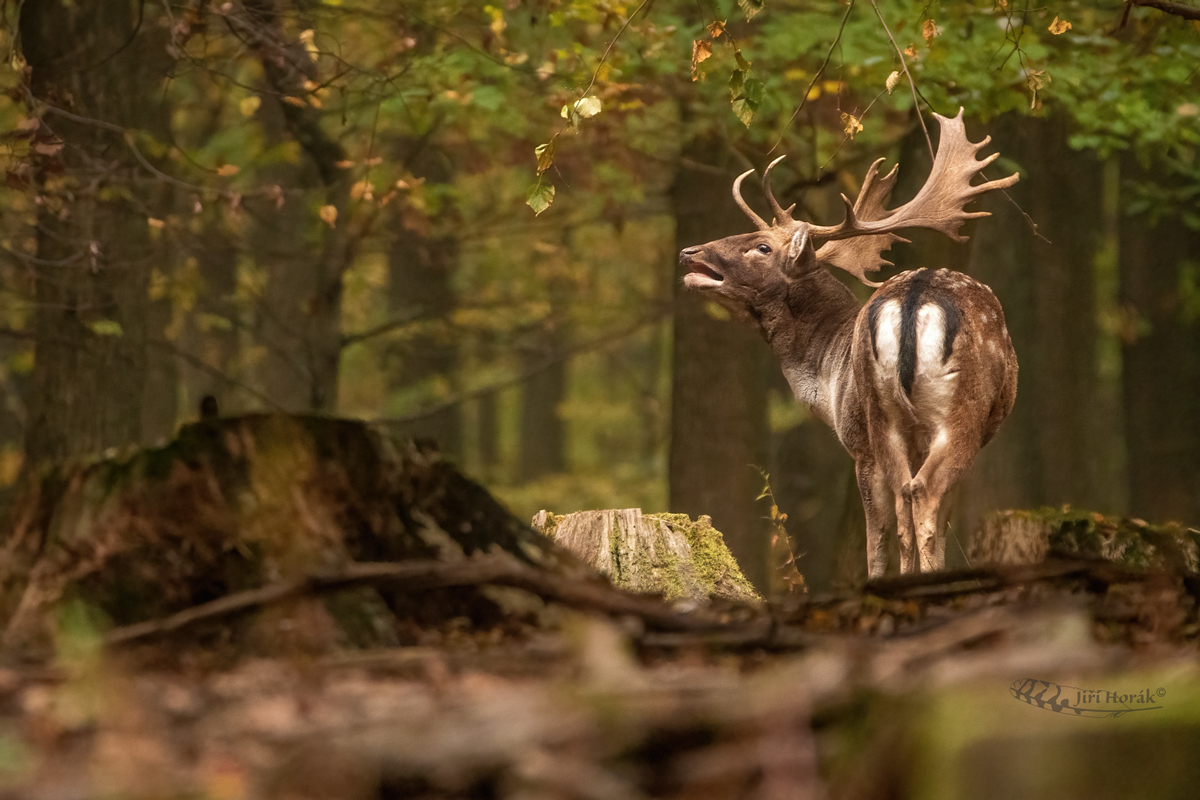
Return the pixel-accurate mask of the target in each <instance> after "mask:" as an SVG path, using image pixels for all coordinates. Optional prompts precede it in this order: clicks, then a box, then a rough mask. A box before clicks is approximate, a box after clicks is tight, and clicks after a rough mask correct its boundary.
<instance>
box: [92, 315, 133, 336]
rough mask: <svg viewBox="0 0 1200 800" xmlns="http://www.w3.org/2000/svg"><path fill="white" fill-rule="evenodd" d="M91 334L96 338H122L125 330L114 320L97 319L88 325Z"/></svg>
mask: <svg viewBox="0 0 1200 800" xmlns="http://www.w3.org/2000/svg"><path fill="white" fill-rule="evenodd" d="M88 328H90V329H91V331H92V333H94V334H96V335H97V336H124V335H125V330H124V329H123V328H122V327H121V323H119V322H117V321H116V320H115V319H98V320H96V321H95V322H93V323H91V324H90V325H88Z"/></svg>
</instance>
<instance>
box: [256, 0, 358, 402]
mask: <svg viewBox="0 0 1200 800" xmlns="http://www.w3.org/2000/svg"><path fill="white" fill-rule="evenodd" d="M244 5H245V8H246V11H247V13H248V18H249V21H250V23H251V25H252V26H254V27H253V30H254V36H253V38H252V40H251V42H252V44H253V45H254V47H255V49H256V50H257V53H258V57H259V63H260V64H261V65H262V69H263V76H264V78H265V80H266V86H267V89H268V91H265V92H264V93H263V104H262V109H263V111H262V114H263V118H264V119H265V120H267V122H266V127H267V128H268V136H271V137H274V138H282V137H283V136H285V135H286V136H288V137H290V138H292V139H293V140H295V141H296V142H297V143H298V144H299V145H300V147H301V148H302V149H303V151H304V153H305V154H306V155H307V156H308V159H307V161H306V162H305V163H304V164H303V165H302V166H300V167H298V168H287V169H282V170H280V173H281V176H282V177H283V179H284V183H285V184H287V185H289V186H291V187H304V188H311V189H312V190H313V194H315V195H317V198H318V203H319V205H321V206H322V207H325V206H330V207H332V208H333V209H335V210H336V212H337V214H336V217H335V221H334V222H333V223H332V224H328V223H325V222H322V221H318V220H317V219H316V218H315V217H314V216H313V214H312V213H311V211H310V210H309V209H308V208H306V204H305V203H304V202H302V201H300V200H298V199H292V200H290V201H289V202H287V203H284V204H283V205H282V206H278V205H276V204H274V203H273V202H271V201H266V202H261V203H259V204H258V205H257V207H256V212H257V216H258V217H259V218H260V219H262V220H263V221H264V224H263V225H262V226H261V227H260V230H259V233H258V243H257V248H256V249H257V250H258V257H259V260H260V263H262V264H264V266H265V267H266V271H267V273H268V289H267V297H266V299H265V302H264V304H263V306H264V307H263V308H262V312H263V313H262V316H263V333H264V338H265V339H266V342H267V345H268V349H269V350H270V351H272V353H273V358H272V359H271V360H269V362H268V366H267V368H266V375H267V394H268V395H270V396H272V397H273V398H274V399H275V400H276V402H277V403H279V404H280V405H281V406H283V407H285V408H303V409H308V410H312V411H322V412H333V411H335V410H336V409H337V395H338V368H339V364H340V361H341V353H342V327H341V317H342V277H343V275H344V274H345V271H346V269H348V268H349V266H350V264H351V263H352V262H353V260H354V256H355V254H356V247H357V244H358V242H359V240H360V239H361V236H362V234H363V233H364V231H365V226H366V225H369V221H370V218H371V215H372V214H373V212H367V214H366V216H365V217H364V218H363V219H361V220H358V221H355V220H352V219H351V218H350V214H349V210H350V171H349V170H345V169H342V168H341V167H339V166H338V165H339V163H340V162H342V161H344V160H345V159H346V154H345V151H344V149H343V148H342V145H341V144H340V143H339V142H338V141H337V140H336V139H333V138H332V137H330V136H329V134H327V133H326V132H325V130H324V129H323V128H322V126H321V111H320V110H319V109H317V108H314V107H312V106H311V105H308V104H304V103H301V104H300V105H296V104H293V103H288V102H284V101H283V98H285V97H289V98H304V97H305V96H306V95H307V94H308V90H307V89H305V88H304V87H305V83H306V81H308V80H311V79H316V78H317V77H319V76H317V75H316V74H315V73H313V74H308V72H306V70H311V69H312V64H311V61H310V60H309V58H308V55H307V53H306V51H305V50H304V47H303V45H301V44H300V43H299V42H289V40H288V38H287V36H286V34H285V33H284V29H283V25H282V24H281V22H280V17H279V14H280V11H279V9H277V8H276V6H275V4H274V3H273V2H270V0H253V1H251V0H247V2H245V3H244Z"/></svg>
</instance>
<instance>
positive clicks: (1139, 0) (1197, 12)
mask: <svg viewBox="0 0 1200 800" xmlns="http://www.w3.org/2000/svg"><path fill="white" fill-rule="evenodd" d="M1127 2H1128V3H1129V5H1134V6H1141V7H1142V8H1156V9H1158V10H1159V11H1162V12H1163V13H1164V14H1171V15H1172V16H1176V17H1182V18H1183V19H1194V20H1200V8H1197V7H1195V6H1185V5H1184V4H1183V3H1172V2H1171V0H1127Z"/></svg>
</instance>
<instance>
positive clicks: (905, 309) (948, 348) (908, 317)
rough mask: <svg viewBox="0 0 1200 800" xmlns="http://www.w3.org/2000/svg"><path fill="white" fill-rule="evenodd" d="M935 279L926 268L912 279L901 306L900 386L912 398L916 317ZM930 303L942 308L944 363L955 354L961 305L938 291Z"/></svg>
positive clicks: (915, 364) (915, 352)
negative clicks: (955, 303) (959, 307)
mask: <svg viewBox="0 0 1200 800" xmlns="http://www.w3.org/2000/svg"><path fill="white" fill-rule="evenodd" d="M932 280H933V272H931V271H929V270H926V269H923V270H920V271H918V272H917V274H916V275H914V276H913V279H912V281H910V282H909V284H908V292H907V293H906V294H905V295H904V301H903V302H902V303H901V305H900V359H899V364H898V366H899V371H900V385H901V386H903V387H904V393H905V394H907V395H908V396H909V397H911V396H912V385H913V379H914V378H915V377H916V372H917V314H918V312H919V311H920V310H921V301H922V299H923V296H924V295H925V292H926V289H928V288H929V285H930V282H931V281H932ZM930 302H932V303H934V304H936V305H937V306H938V308H940V309H942V319H943V320H944V322H945V324H944V331H943V336H942V363H943V364H945V363H946V362H947V361H949V360H950V356H951V354H952V353H953V352H954V339H955V337H957V336H958V329H959V327H961V325H962V318H961V316H960V314H959V313H958V306H956V305H954V301H953V300H952V299H951V298H950V297H948V296H947V295H946V294H944V293H943V292H935V293H934V296H933V297H932V298H930Z"/></svg>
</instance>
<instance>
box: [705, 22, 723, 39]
mask: <svg viewBox="0 0 1200 800" xmlns="http://www.w3.org/2000/svg"><path fill="white" fill-rule="evenodd" d="M706 30H707V31H708V35H709V37H710V38H712V39H716V38H717V37H718V36H720V35H721V34H722V33H724V32H725V22H724V21H723V20H719V21H717V22H714V23H713V24H711V25H709V26H708V28H707V29H706Z"/></svg>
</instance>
